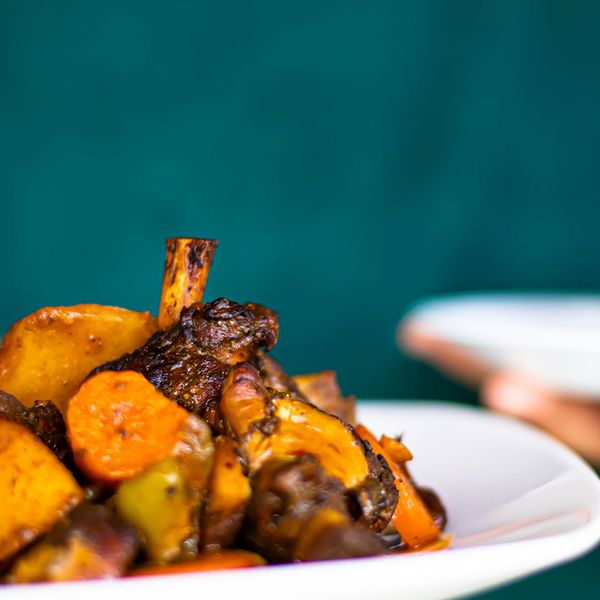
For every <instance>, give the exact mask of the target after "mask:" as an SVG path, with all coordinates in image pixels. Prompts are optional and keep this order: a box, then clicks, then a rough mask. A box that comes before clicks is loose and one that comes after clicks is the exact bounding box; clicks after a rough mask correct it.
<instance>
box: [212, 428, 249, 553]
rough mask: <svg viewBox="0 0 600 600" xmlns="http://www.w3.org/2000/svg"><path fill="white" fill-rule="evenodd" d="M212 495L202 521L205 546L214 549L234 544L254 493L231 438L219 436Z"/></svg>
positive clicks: (216, 441) (216, 446)
mask: <svg viewBox="0 0 600 600" xmlns="http://www.w3.org/2000/svg"><path fill="white" fill-rule="evenodd" d="M208 494H209V495H208V500H207V502H206V506H205V509H204V515H203V520H202V529H203V531H202V538H203V539H202V541H203V545H204V548H205V549H209V550H211V551H214V550H216V549H220V548H226V547H227V546H230V545H231V544H233V542H234V541H235V537H236V535H237V533H238V531H239V530H240V527H241V526H242V521H243V519H244V514H245V511H246V504H247V503H248V500H249V499H250V496H251V494H252V488H251V487H250V480H249V479H248V477H247V476H246V475H245V474H244V470H243V468H242V464H241V463H240V460H239V457H238V454H237V445H236V443H235V442H234V441H233V440H232V439H231V438H228V437H225V436H219V437H217V438H215V465H214V467H213V471H212V474H211V478H210V481H209V486H208Z"/></svg>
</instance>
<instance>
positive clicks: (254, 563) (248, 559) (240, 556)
mask: <svg viewBox="0 0 600 600" xmlns="http://www.w3.org/2000/svg"><path fill="white" fill-rule="evenodd" d="M265 564H267V563H266V561H265V559H264V558H263V557H262V556H260V555H258V554H255V553H254V552H248V551H246V550H226V551H224V552H211V553H210V554H205V555H204V556H201V557H199V558H196V559H194V560H189V561H187V562H180V563H172V564H168V565H151V566H146V567H140V568H139V569H136V570H135V571H133V573H131V577H141V576H145V575H175V574H177V573H197V572H199V571H221V570H222V569H248V568H250V567H262V566H263V565H265Z"/></svg>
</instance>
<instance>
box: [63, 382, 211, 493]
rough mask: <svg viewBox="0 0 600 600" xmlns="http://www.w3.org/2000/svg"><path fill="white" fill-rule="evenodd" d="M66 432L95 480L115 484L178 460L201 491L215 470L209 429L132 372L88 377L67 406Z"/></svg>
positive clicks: (77, 458) (83, 466)
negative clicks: (163, 461)
mask: <svg viewBox="0 0 600 600" xmlns="http://www.w3.org/2000/svg"><path fill="white" fill-rule="evenodd" d="M67 429H68V432H69V437H70V440H71V446H72V448H73V454H74V456H75V462H76V463H77V465H78V466H79V468H80V469H81V470H82V471H83V472H84V473H85V474H86V475H87V476H88V477H89V478H90V479H91V480H92V481H95V482H100V483H107V484H117V483H119V482H121V481H123V480H125V479H129V478H131V477H134V476H136V475H139V474H140V473H142V472H143V471H144V470H145V469H146V468H147V467H149V466H150V465H152V464H154V463H156V462H158V461H159V460H161V459H163V458H167V457H170V456H173V457H175V456H177V457H180V458H181V460H182V463H183V464H184V466H187V467H188V471H187V475H188V477H189V482H190V485H191V486H192V487H193V488H201V487H203V486H204V484H205V482H206V479H207V477H208V474H209V473H210V468H212V454H213V445H212V439H211V436H210V430H209V428H208V425H206V423H204V422H203V421H201V420H200V419H198V418H197V417H195V416H194V415H192V414H190V413H188V412H187V411H186V410H184V409H183V408H181V407H180V406H178V405H177V404H175V402H173V401H171V400H169V399H168V398H167V397H166V396H163V394H162V393H161V392H159V391H158V390H157V389H156V388H155V387H154V386H153V385H152V384H151V383H150V382H149V381H148V380H147V379H146V378H145V377H144V376H143V375H141V374H140V373H137V372H134V371H118V372H117V371H102V372H100V373H97V374H96V375H94V376H93V377H90V379H88V380H87V381H86V382H85V383H84V384H83V385H82V386H81V388H80V389H79V391H78V392H77V394H76V395H75V396H73V398H72V399H71V401H70V403H69V409H68V412H67Z"/></svg>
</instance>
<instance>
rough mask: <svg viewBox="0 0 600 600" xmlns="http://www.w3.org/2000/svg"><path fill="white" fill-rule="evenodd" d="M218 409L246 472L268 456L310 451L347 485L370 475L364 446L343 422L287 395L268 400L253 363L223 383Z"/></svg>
mask: <svg viewBox="0 0 600 600" xmlns="http://www.w3.org/2000/svg"><path fill="white" fill-rule="evenodd" d="M221 411H222V413H223V416H224V417H225V420H226V421H227V423H228V424H229V426H230V427H231V428H232V430H233V431H234V433H235V434H236V436H237V437H238V438H240V439H243V442H242V447H243V451H244V452H245V454H246V455H247V458H248V466H249V468H250V471H256V470H257V469H258V468H260V466H261V465H262V464H264V462H265V461H266V460H268V459H269V458H270V457H272V456H273V457H277V456H299V455H302V454H313V455H314V456H316V457H318V458H319V459H320V461H321V464H322V465H323V468H324V469H325V470H326V471H327V472H328V473H330V474H331V475H333V476H334V477H338V478H339V479H340V480H341V481H342V482H343V483H344V484H345V485H346V486H347V487H353V486H355V485H358V484H360V483H361V482H362V481H364V480H365V479H366V477H367V475H368V474H369V468H368V463H367V458H366V456H365V450H364V448H363V446H362V444H361V442H360V440H359V439H357V438H356V437H355V436H354V435H353V433H352V431H351V429H350V428H348V426H347V425H345V424H344V423H343V422H342V421H340V420H339V419H337V418H336V417H334V416H332V415H329V414H327V413H325V412H323V411H321V410H319V409H318V408H316V407H315V406H312V405H311V404H308V403H306V402H303V401H301V400H295V399H293V398H291V397H290V396H288V395H275V397H273V398H268V397H267V395H266V390H265V389H264V388H263V387H262V384H261V382H260V376H259V374H258V371H257V370H256V369H255V368H254V367H251V366H249V365H238V366H236V367H234V369H233V370H232V371H231V373H230V375H229V377H228V378H227V380H226V381H225V384H224V385H223V392H222V395H221Z"/></svg>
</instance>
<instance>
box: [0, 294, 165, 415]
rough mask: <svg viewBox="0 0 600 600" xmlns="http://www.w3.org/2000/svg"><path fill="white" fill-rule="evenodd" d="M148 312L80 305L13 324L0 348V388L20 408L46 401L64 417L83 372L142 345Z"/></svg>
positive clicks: (152, 325)
mask: <svg viewBox="0 0 600 600" xmlns="http://www.w3.org/2000/svg"><path fill="white" fill-rule="evenodd" d="M155 331H156V321H155V319H154V318H153V317H151V316H150V313H147V312H145V313H140V312H134V311H131V310H125V309H124V308H115V307H113V306H100V305H98V304H80V305H78V306H58V307H54V308H42V309H40V310H38V311H37V312H34V313H33V314H31V315H29V316H27V317H25V318H24V319H21V320H20V321H17V322H16V323H15V324H14V325H13V326H12V327H11V328H10V330H9V331H8V333H7V334H6V336H5V338H4V340H3V342H2V345H1V346H0V389H2V390H4V391H5V392H8V393H10V394H13V395H14V396H16V397H17V398H18V399H19V400H20V401H21V402H22V403H23V404H24V405H25V406H31V405H32V404H33V403H34V401H35V400H52V401H53V402H54V403H55V404H56V405H57V406H58V408H59V409H60V410H61V411H62V412H64V411H65V410H66V404H67V401H68V400H69V398H70V397H71V396H72V395H73V394H74V393H75V392H76V391H77V388H78V387H79V386H80V385H81V382H82V381H83V380H84V379H85V377H86V376H87V375H88V374H89V372H90V371H91V370H92V369H94V368H95V367H97V366H98V365H101V364H102V363H104V362H106V361H109V360H114V359H115V358H118V357H119V356H122V355H123V354H125V353H127V352H131V351H132V350H134V349H135V348H137V347H138V346H140V345H141V344H143V343H144V342H145V341H146V340H147V339H148V338H149V337H150V336H151V335H152V334H153V333H154V332H155Z"/></svg>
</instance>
